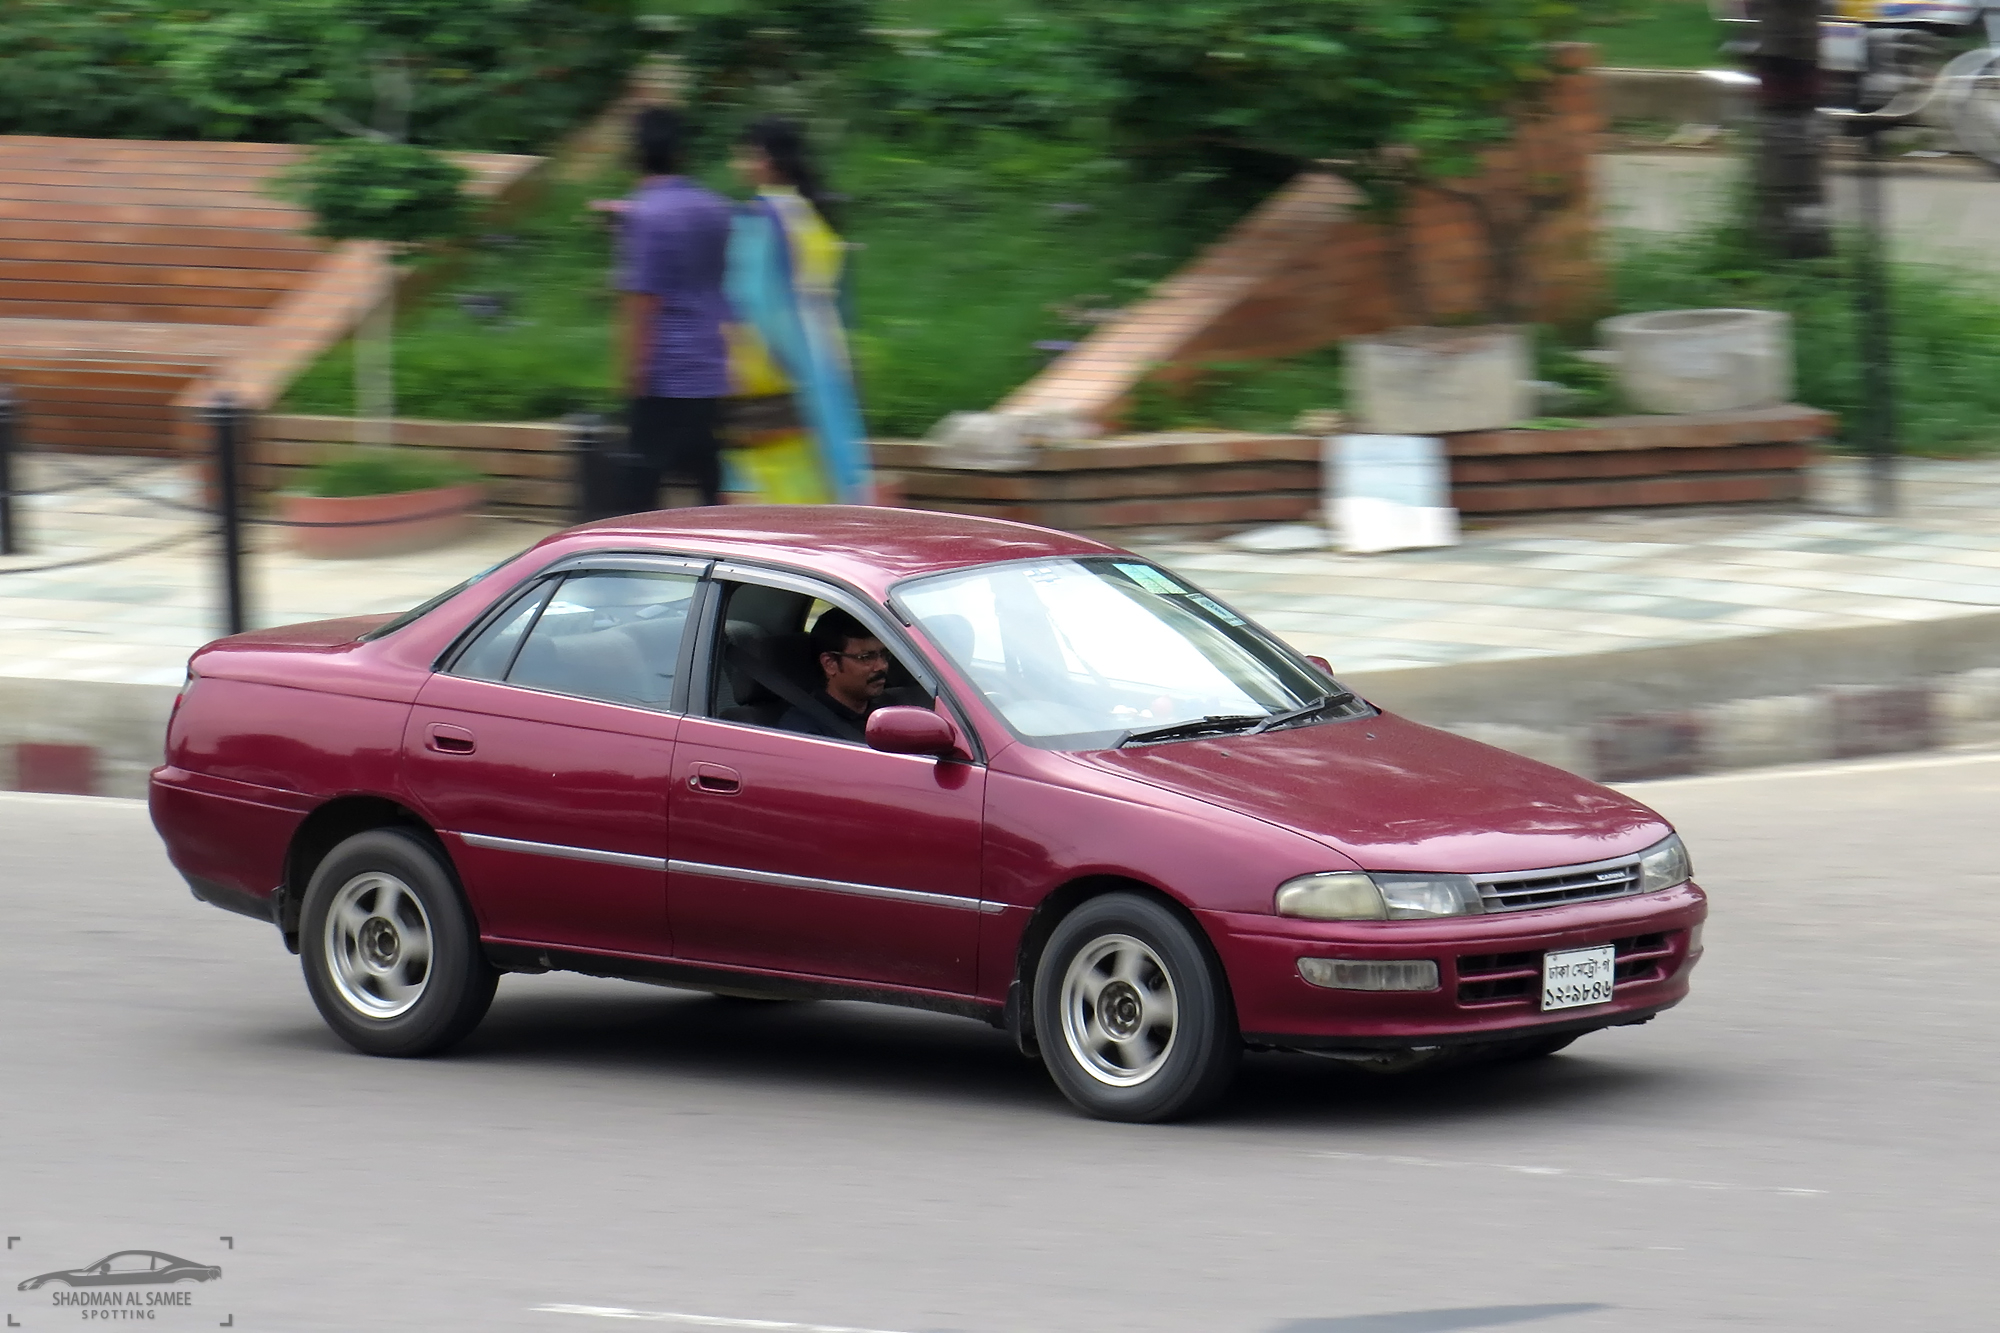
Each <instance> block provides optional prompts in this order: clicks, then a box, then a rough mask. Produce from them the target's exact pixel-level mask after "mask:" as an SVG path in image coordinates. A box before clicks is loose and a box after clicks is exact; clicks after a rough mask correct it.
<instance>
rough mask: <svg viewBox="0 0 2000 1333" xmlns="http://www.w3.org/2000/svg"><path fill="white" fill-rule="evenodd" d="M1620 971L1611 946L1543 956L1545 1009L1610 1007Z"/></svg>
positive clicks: (1566, 950) (1614, 951)
mask: <svg viewBox="0 0 2000 1333" xmlns="http://www.w3.org/2000/svg"><path fill="white" fill-rule="evenodd" d="M1617 971H1618V950H1617V949H1616V948H1614V947H1613V946H1611V945H1609V944H1600V945H1596V946H1595V947H1592V948H1589V949H1564V950H1562V951H1561V952H1560V953H1546V954H1543V955H1542V1008H1543V1009H1574V1008H1576V1007H1577V1006H1578V1005H1584V1004H1608V1003H1610V1001H1611V979H1612V977H1613V976H1614V975H1615V974H1616V973H1617Z"/></svg>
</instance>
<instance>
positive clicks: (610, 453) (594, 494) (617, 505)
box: [569, 412, 631, 523]
mask: <svg viewBox="0 0 2000 1333" xmlns="http://www.w3.org/2000/svg"><path fill="white" fill-rule="evenodd" d="M617 445H618V432H616V431H614V430H613V429H612V428H611V427H610V425H609V424H608V423H607V422H606V421H605V420H604V418H603V417H601V416H599V415H598V414H597V413H595V412H578V413H576V414H575V415H574V416H572V417H570V418H569V448H570V460H571V463H572V464H573V466H574V475H575V479H576V483H575V484H576V504H575V511H576V521H577V522H578V523H589V522H591V521H593V520H595V519H600V518H615V517H617V516H618V515H620V514H624V513H628V512H630V511H629V510H628V509H627V507H626V502H627V495H628V492H629V491H630V489H631V483H630V479H629V478H628V477H627V475H626V473H627V471H628V470H629V466H628V462H627V459H626V456H625V453H624V451H623V450H622V449H620V448H618V447H617Z"/></svg>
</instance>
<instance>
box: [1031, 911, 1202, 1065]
mask: <svg viewBox="0 0 2000 1333" xmlns="http://www.w3.org/2000/svg"><path fill="white" fill-rule="evenodd" d="M1061 1004H1062V1025H1063V1039H1064V1040H1065V1041H1066V1042H1067V1043H1068V1045H1069V1050H1070V1054H1071V1055H1073V1056H1075V1057H1076V1061H1077V1063H1078V1064H1079V1065H1081V1066H1082V1067H1083V1069H1084V1070H1085V1071H1086V1072H1087V1073H1088V1074H1089V1075H1090V1076H1091V1077H1092V1078H1095V1079H1096V1080H1098V1081H1099V1082H1100V1083H1105V1084H1109V1085H1110V1086H1112V1087H1116V1088H1129V1087H1134V1086H1136V1085H1138V1084H1141V1083H1144V1082H1145V1081H1146V1080H1147V1079H1149V1078H1151V1077H1153V1075H1154V1074H1156V1073H1158V1072H1159V1070H1160V1067H1161V1066H1162V1065H1164V1064H1166V1062H1167V1057H1168V1056H1170V1055H1171V1054H1173V1049H1174V1038H1175V1036H1176V1034H1177V1032H1178V1031H1179V1028H1180V1002H1179V999H1178V998H1177V997H1176V995H1175V993H1174V982H1173V977H1172V976H1170V975H1169V974H1168V972H1167V968H1166V964H1164V963H1163V962H1161V961H1160V956H1159V954H1157V953H1155V952H1154V951H1153V949H1152V947H1151V946H1150V945H1147V944H1146V943H1145V942H1143V941H1141V940H1138V939H1135V938H1133V937H1132V936H1130V935H1105V936H1101V937H1100V938H1098V939H1095V940H1093V941H1091V942H1090V944H1089V945H1088V946H1086V947H1085V948H1083V949H1081V950H1079V951H1078V953H1077V954H1076V956H1075V957H1074V958H1072V959H1071V960H1070V965H1069V968H1068V969H1067V970H1066V971H1065V972H1064V974H1063V983H1062V997H1061Z"/></svg>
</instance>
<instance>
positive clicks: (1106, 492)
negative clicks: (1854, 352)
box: [875, 407, 1833, 539]
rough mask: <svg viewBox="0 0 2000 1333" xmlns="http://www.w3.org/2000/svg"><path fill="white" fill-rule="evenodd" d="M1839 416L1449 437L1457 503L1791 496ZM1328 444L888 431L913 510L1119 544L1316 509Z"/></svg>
mask: <svg viewBox="0 0 2000 1333" xmlns="http://www.w3.org/2000/svg"><path fill="white" fill-rule="evenodd" d="M1832 429H1833V417H1832V415H1831V414H1830V413H1826V412H1821V411H1819V410H1817V409H1815V408H1809V407H1774V408H1765V409H1758V410H1753V411H1744V412H1713V413H1703V414H1697V415H1690V416H1639V417H1605V418H1602V419H1600V420H1597V421H1594V422H1591V423H1590V424H1588V425H1585V426H1579V427H1575V428H1572V429H1567V430H1494V431H1466V432H1463V433H1460V434H1456V435H1447V436H1445V437H1444V440H1445V452H1446V455H1447V457H1448V458H1449V459H1450V462H1451V502H1452V505H1453V506H1454V507H1455V508H1457V509H1459V510H1461V511H1462V512H1464V513H1466V514H1473V515H1481V516H1487V515H1498V514H1529V513H1550V512H1557V511H1562V510H1577V509H1644V508H1650V507H1653V506H1658V505H1696V504H1703V505H1706V504H1748V503H1766V504H1772V503H1776V504H1782V503H1790V502H1796V501H1798V500H1801V499H1803V498H1804V497H1805V493H1806V469H1807V466H1808V465H1809V464H1810V463H1811V462H1812V459H1813V456H1814V445H1815V443H1816V442H1817V441H1819V440H1822V439H1825V438H1826V437H1827V436H1828V435H1829V434H1830V433H1831V432H1832ZM1321 449H1322V445H1321V442H1320V441H1319V440H1318V439H1316V438H1313V437H1310V436H1304V435H1257V434H1221V433H1199V432H1173V433H1164V434H1158V435H1129V436H1124V437H1119V438H1113V439H1105V440H1096V441H1092V442H1090V443H1087V444H1075V445H1065V446H1060V447H1056V448H1050V449H1043V450H1041V451H1040V452H1039V453H1038V454H1037V455H1036V457H1035V459H1034V461H1033V462H1032V463H1031V464H1030V465H1029V466H1027V467H1025V468H1019V469H1015V470H1011V471H1006V472H988V471H980V470H975V469H971V468H954V467H947V466H943V465H941V464H939V463H938V461H937V457H938V454H939V450H938V449H937V448H936V447H935V446H932V445H927V444H917V443H907V442H882V443H877V444H876V445H875V459H876V462H877V464H878V465H879V466H880V467H882V468H884V469H885V470H888V471H890V472H892V473H893V474H894V476H895V479H896V484H897V487H898V488H899V490H900V493H901V495H902V497H903V503H905V504H907V505H909V506H910V507H911V508H914V509H937V510H945V511H948V512H951V513H960V514H978V515H982V516H985V517H989V518H1008V519H1015V520H1018V521H1020V522H1023V523H1038V524H1042V525H1044V526H1046V527H1054V528H1064V529H1067V530H1070V531H1074V532H1089V533H1095V534H1099V535H1104V536H1109V537H1112V538H1114V539H1116V538H1118V537H1121V536H1132V535H1136V534H1139V533H1145V534H1147V535H1149V536H1150V535H1172V536H1181V537H1209V536H1216V535H1220V534H1223V533H1228V532H1233V531H1237V530H1239V529H1242V528H1246V527H1254V526H1256V525H1258V524H1263V523H1288V522H1298V521H1301V520H1307V521H1312V520H1316V518H1317V516H1318V514H1319V510H1320V505H1321V498H1322V491H1321V466H1320V465H1321Z"/></svg>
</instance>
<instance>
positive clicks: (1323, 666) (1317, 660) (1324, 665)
mask: <svg viewBox="0 0 2000 1333" xmlns="http://www.w3.org/2000/svg"><path fill="white" fill-rule="evenodd" d="M1306 661H1308V662H1311V663H1312V664H1313V665H1314V666H1316V667H1318V668H1319V669H1320V670H1321V671H1324V672H1325V673H1326V674H1327V675H1329V676H1331V675H1332V674H1333V663H1331V662H1329V661H1327V660H1326V659H1325V658H1324V657H1314V656H1313V655H1312V654H1310V653H1308V654H1306Z"/></svg>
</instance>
